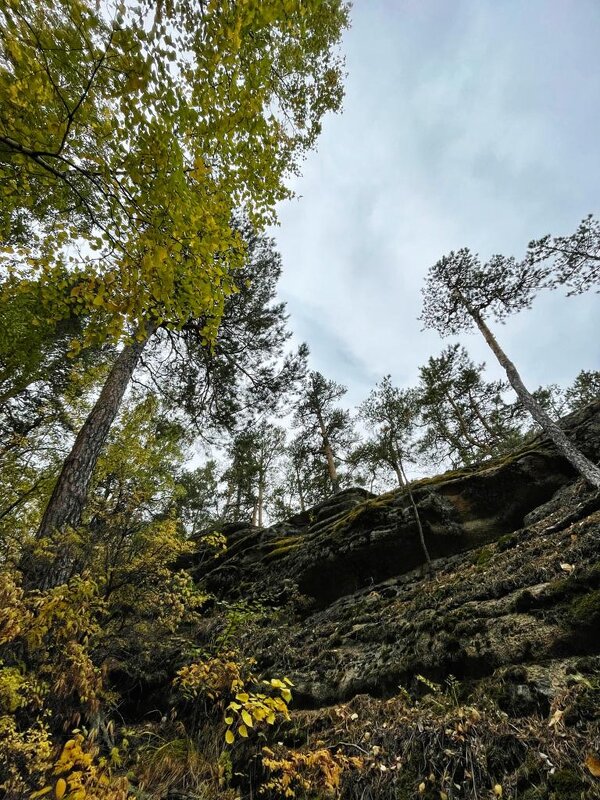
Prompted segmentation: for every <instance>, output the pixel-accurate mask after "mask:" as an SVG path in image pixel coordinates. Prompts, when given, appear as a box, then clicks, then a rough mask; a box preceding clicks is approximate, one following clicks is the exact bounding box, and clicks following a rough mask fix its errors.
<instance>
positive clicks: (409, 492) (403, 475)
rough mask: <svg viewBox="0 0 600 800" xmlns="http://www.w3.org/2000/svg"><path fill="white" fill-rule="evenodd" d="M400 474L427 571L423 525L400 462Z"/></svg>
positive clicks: (426, 551) (427, 557)
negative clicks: (415, 524) (413, 517)
mask: <svg viewBox="0 0 600 800" xmlns="http://www.w3.org/2000/svg"><path fill="white" fill-rule="evenodd" d="M400 472H401V474H402V479H403V481H404V488H405V489H406V492H407V494H408V499H409V500H410V504H411V506H412V510H413V514H414V515H415V520H416V523H417V528H418V531H419V541H420V542H421V549H422V550H423V555H424V556H425V563H426V564H427V569H431V557H430V555H429V550H428V549H427V545H426V543H425V534H424V533H423V525H422V524H421V517H420V516H419V509H418V508H417V504H416V503H415V498H414V496H413V493H412V489H411V488H410V483H409V482H408V479H407V477H406V472H405V471H404V466H403V464H402V462H400Z"/></svg>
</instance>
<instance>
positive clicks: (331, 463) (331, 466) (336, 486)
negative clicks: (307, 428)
mask: <svg viewBox="0 0 600 800" xmlns="http://www.w3.org/2000/svg"><path fill="white" fill-rule="evenodd" d="M316 415H317V420H318V421H319V430H320V431H321V439H322V440H323V453H324V454H325V458H326V459H327V472H328V473H329V479H330V480H331V485H332V487H333V491H334V492H339V490H340V478H339V475H338V473H337V469H336V468H335V460H334V458H333V450H332V449H331V445H330V444H329V437H328V436H327V429H326V428H325V423H324V421H323V416H322V415H321V411H320V409H318V408H317V409H316Z"/></svg>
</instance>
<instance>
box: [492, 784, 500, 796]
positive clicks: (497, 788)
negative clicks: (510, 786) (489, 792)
mask: <svg viewBox="0 0 600 800" xmlns="http://www.w3.org/2000/svg"><path fill="white" fill-rule="evenodd" d="M494 795H495V797H502V786H500V784H499V783H497V784H496V785H495V786H494Z"/></svg>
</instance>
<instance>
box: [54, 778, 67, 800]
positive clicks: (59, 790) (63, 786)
mask: <svg viewBox="0 0 600 800" xmlns="http://www.w3.org/2000/svg"><path fill="white" fill-rule="evenodd" d="M66 791H67V782H66V780H65V779H64V778H59V779H58V780H57V781H56V786H55V787H54V796H55V797H56V800H61V797H64V796H65V792H66Z"/></svg>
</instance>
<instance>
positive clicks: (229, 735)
mask: <svg viewBox="0 0 600 800" xmlns="http://www.w3.org/2000/svg"><path fill="white" fill-rule="evenodd" d="M225 741H226V742H227V744H233V743H234V742H235V736H234V735H233V731H232V730H230V729H229V728H227V731H226V733H225Z"/></svg>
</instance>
